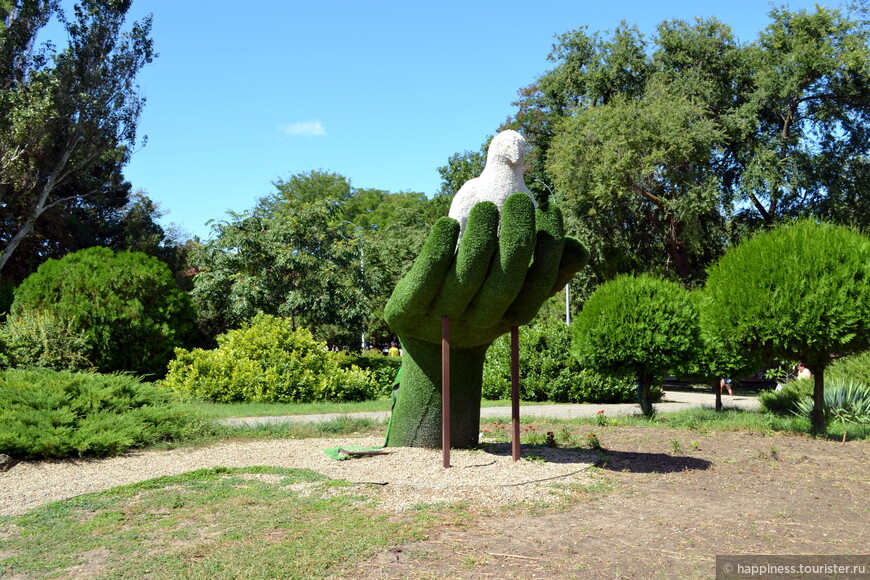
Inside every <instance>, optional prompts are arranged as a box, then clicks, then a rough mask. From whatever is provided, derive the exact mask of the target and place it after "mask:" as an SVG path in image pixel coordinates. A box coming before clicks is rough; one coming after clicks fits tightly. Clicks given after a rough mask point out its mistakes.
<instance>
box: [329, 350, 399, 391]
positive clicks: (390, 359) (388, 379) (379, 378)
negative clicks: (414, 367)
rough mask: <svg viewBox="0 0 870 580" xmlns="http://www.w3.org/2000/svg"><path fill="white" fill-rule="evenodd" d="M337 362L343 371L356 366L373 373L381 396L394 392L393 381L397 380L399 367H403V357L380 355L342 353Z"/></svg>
mask: <svg viewBox="0 0 870 580" xmlns="http://www.w3.org/2000/svg"><path fill="white" fill-rule="evenodd" d="M337 360H338V366H339V367H341V368H343V369H349V368H351V367H353V366H356V367H359V368H360V369H362V370H364V371H368V372H369V373H371V375H372V377H373V379H374V381H375V383H376V384H377V392H378V394H380V395H389V394H391V393H392V392H393V381H394V380H395V379H396V373H398V372H399V367H401V366H402V359H401V357H397V356H384V355H382V354H380V353H373V354H368V353H365V354H354V353H345V352H342V353H339V355H338V359H337Z"/></svg>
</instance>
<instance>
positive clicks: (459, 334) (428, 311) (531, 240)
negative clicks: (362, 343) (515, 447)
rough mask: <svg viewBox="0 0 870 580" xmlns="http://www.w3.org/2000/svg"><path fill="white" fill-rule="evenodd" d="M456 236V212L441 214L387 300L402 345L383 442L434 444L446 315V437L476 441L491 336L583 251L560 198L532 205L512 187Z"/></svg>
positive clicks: (477, 210) (517, 319) (555, 283)
mask: <svg viewBox="0 0 870 580" xmlns="http://www.w3.org/2000/svg"><path fill="white" fill-rule="evenodd" d="M500 219H501V227H499V220H500ZM458 237H459V223H458V222H457V221H456V220H454V219H451V218H447V217H444V218H441V219H439V220H438V221H437V222H436V223H435V226H434V227H433V229H432V231H431V233H430V234H429V238H428V239H427V240H426V243H425V245H424V246H423V249H422V251H421V252H420V255H419V256H418V258H417V261H416V262H415V263H414V266H413V267H412V268H411V270H410V271H409V272H408V274H407V275H406V276H405V277H404V278H403V279H402V280H401V281H400V282H399V283H398V284H397V285H396V288H395V290H394V291H393V295H392V297H391V298H390V300H389V302H388V303H387V306H386V308H385V310H384V318H385V319H386V321H387V323H388V324H389V325H390V327H391V328H392V329H393V330H394V331H395V332H396V333H397V334H398V335H399V338H400V340H401V342H402V347H403V349H404V355H403V357H402V369H403V370H402V384H401V388H400V390H399V396H398V400H397V401H396V405H395V408H394V410H393V418H392V426H391V429H390V433H389V436H388V440H387V445H388V446H393V447H396V446H412V447H439V446H440V445H441V317H442V316H445V315H446V316H449V317H450V318H451V332H450V346H451V351H450V361H451V371H450V385H451V388H450V398H451V405H450V407H451V408H450V425H451V429H450V431H451V442H452V445H453V446H455V447H466V446H469V445H476V444H477V442H478V433H479V423H480V396H481V385H482V373H483V361H484V357H485V355H486V350H487V349H488V348H489V345H490V344H492V342H493V341H494V340H495V339H496V338H498V337H499V336H501V335H502V334H505V333H506V332H509V331H510V328H511V327H512V326H519V325H522V324H526V323H528V322H529V321H530V320H531V319H532V318H533V317H534V316H535V314H536V313H537V312H538V309H539V308H540V306H541V304H543V303H544V301H545V300H546V299H547V298H549V297H550V296H552V295H553V294H555V293H556V292H557V291H558V290H559V289H560V288H561V287H562V286H564V285H565V283H566V282H567V281H568V280H570V278H571V276H573V275H574V273H575V272H577V271H578V270H579V269H580V268H582V267H583V266H584V265H585V264H586V262H587V260H588V253H587V251H586V249H585V248H584V247H583V245H582V244H580V242H579V241H577V240H575V239H574V238H566V237H565V235H564V231H563V226H562V214H561V212H560V211H559V208H558V207H556V206H555V205H553V204H543V205H542V206H541V207H540V208H538V209H537V210H536V209H535V208H534V205H533V204H532V200H531V198H530V197H529V196H528V195H527V194H524V193H517V194H514V195H512V196H510V197H509V198H508V199H507V200H506V201H505V204H504V207H503V208H502V210H501V216H499V210H498V208H497V207H496V205H495V204H494V203H492V202H481V203H478V204H477V205H475V206H474V207H473V209H472V210H471V213H470V215H469V217H468V222H467V224H466V228H465V230H464V234H463V236H462V239H461V241H460V243H459V247H458V248H457V244H456V242H457V238H458Z"/></svg>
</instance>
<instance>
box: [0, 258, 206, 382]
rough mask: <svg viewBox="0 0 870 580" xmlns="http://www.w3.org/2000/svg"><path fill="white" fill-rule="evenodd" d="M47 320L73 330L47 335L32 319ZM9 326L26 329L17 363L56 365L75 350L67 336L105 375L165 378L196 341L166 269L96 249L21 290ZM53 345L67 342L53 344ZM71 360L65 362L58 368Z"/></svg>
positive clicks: (49, 268)
mask: <svg viewBox="0 0 870 580" xmlns="http://www.w3.org/2000/svg"><path fill="white" fill-rule="evenodd" d="M39 316H44V317H48V318H47V319H45V320H50V319H51V318H56V319H59V320H63V321H67V322H68V323H69V325H70V326H69V327H68V328H67V329H65V331H64V332H59V330H61V329H59V328H55V330H56V331H58V332H54V331H53V332H51V333H48V334H42V335H41V334H40V332H42V327H41V326H40V324H36V323H32V321H31V322H27V321H26V320H25V319H26V318H27V317H31V318H38V317H39ZM8 320H9V323H10V324H12V325H18V327H19V332H18V338H19V341H18V342H17V349H18V350H17V353H16V356H18V357H19V358H20V359H21V360H23V361H28V360H30V361H34V360H36V361H38V360H42V361H45V360H46V358H48V359H51V358H53V357H55V358H56V356H55V355H56V353H64V352H66V349H68V348H69V347H70V342H69V341H68V340H67V339H68V338H69V337H68V335H67V334H74V335H76V336H77V337H78V339H80V340H81V341H82V343H83V345H84V346H83V348H82V350H80V351H78V352H77V353H76V354H77V356H80V357H81V358H83V359H86V360H88V361H89V362H90V363H91V364H93V365H94V367H95V368H96V369H97V370H99V371H102V372H113V371H129V372H132V373H135V374H142V375H150V376H155V377H160V376H163V374H164V373H165V372H166V364H167V362H168V361H169V359H170V358H171V357H172V351H173V349H174V348H175V347H177V346H181V345H183V344H185V342H186V340H187V339H188V338H189V337H190V336H191V334H192V332H193V329H194V320H195V317H194V312H193V307H192V305H191V302H190V299H189V298H188V296H187V294H186V293H184V292H182V291H181V290H179V289H178V287H177V286H176V283H175V278H174V277H173V275H172V272H170V270H169V267H168V266H167V265H166V264H164V263H163V262H161V261H160V260H158V259H156V258H152V257H149V256H147V255H145V254H142V253H140V252H117V253H115V252H113V251H112V250H110V249H108V248H101V247H96V248H88V249H86V250H81V251H78V252H74V253H71V254H67V255H66V256H64V257H63V258H61V259H60V260H54V259H51V260H48V261H47V262H45V263H44V264H42V265H41V266H40V267H39V269H38V270H37V271H36V272H35V273H33V274H32V275H30V276H28V277H27V279H25V280H24V282H22V283H21V285H20V286H19V287H18V288H17V289H16V290H15V301H14V302H13V304H12V311H11V313H10V315H9V319H8ZM51 324H54V323H49V325H51ZM28 333H30V334H31V336H26V335H27V334H28ZM46 338H51V339H55V338H56V339H58V340H60V341H61V343H60V344H45V341H44V339H46ZM27 345H32V346H33V350H32V351H30V352H27V348H26V347H27ZM46 353H49V354H48V355H47V354H46ZM51 353H54V354H51ZM68 360H69V357H68V356H64V357H60V363H59V364H58V365H56V366H58V367H60V368H63V367H65V366H68V365H67V362H68ZM52 366H54V365H52Z"/></svg>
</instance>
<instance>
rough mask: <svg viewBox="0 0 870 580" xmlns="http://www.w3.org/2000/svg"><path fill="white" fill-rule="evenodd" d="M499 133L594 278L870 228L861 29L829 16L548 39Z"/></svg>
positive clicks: (682, 273) (676, 272) (678, 272)
mask: <svg viewBox="0 0 870 580" xmlns="http://www.w3.org/2000/svg"><path fill="white" fill-rule="evenodd" d="M549 59H550V60H551V61H552V62H554V63H555V67H554V68H553V69H552V70H550V71H549V72H547V73H545V74H544V75H542V76H541V77H540V78H538V79H537V80H536V81H535V82H534V83H533V84H531V85H529V86H528V87H525V88H523V89H521V91H520V99H519V100H518V102H517V106H518V110H517V113H516V115H515V116H514V118H513V119H512V120H511V121H510V122H509V123H507V125H506V126H507V127H509V128H513V129H517V130H519V131H520V132H522V133H523V134H524V136H525V137H526V139H527V140H528V141H529V143H530V144H531V145H532V150H531V151H530V153H529V155H528V157H527V159H528V162H529V172H528V173H527V175H526V182H527V183H529V184H530V187H533V188H535V187H538V188H544V189H550V190H552V191H554V192H555V193H556V195H557V196H558V197H559V200H560V203H561V204H562V206H563V208H565V212H566V228H567V231H569V232H571V233H573V234H575V235H577V236H579V237H581V238H582V239H583V240H584V242H586V243H587V246H588V247H589V249H590V252H591V255H592V261H591V265H592V268H593V271H594V272H595V273H596V275H597V278H598V280H599V281H602V280H606V279H609V278H611V277H613V276H615V275H617V274H619V273H620V272H631V271H652V272H657V273H660V274H663V275H666V276H669V277H679V278H681V279H682V280H683V281H685V282H686V283H688V284H693V283H695V281H699V280H700V279H702V278H703V276H704V268H705V267H706V265H708V264H709V263H711V262H712V261H713V260H714V259H716V258H717V257H718V256H719V255H721V253H722V251H723V250H724V247H725V246H726V245H727V244H729V243H732V242H733V241H735V240H737V239H740V238H741V237H743V236H744V235H746V234H747V233H749V232H751V231H754V230H755V229H757V228H760V227H768V226H770V225H773V224H776V223H778V222H779V221H780V220H783V219H788V218H791V217H794V216H800V215H810V214H812V215H818V216H823V217H826V218H828V219H832V220H835V221H840V222H848V223H854V224H856V225H865V226H866V225H867V224H868V223H870V217H868V216H870V212H868V211H866V209H867V204H868V203H870V202H868V196H867V193H866V192H867V185H868V180H870V164H868V143H870V142H868V135H870V133H868V128H870V125H868V116H867V115H868V112H870V93H868V90H870V89H868V87H870V48H868V29H867V27H866V26H865V25H863V24H862V22H861V21H859V20H857V19H854V18H850V17H849V16H847V15H846V14H845V13H843V12H841V11H838V10H830V9H827V8H822V7H817V8H816V9H815V10H812V11H800V12H792V11H789V10H787V9H784V8H783V9H773V10H772V11H771V13H770V24H769V25H768V27H767V28H766V29H765V30H764V31H763V32H762V33H761V34H760V35H759V37H758V38H757V39H756V40H755V41H754V42H751V43H742V42H740V41H738V40H737V39H736V38H735V37H734V35H733V33H732V31H731V29H730V28H729V27H728V26H727V25H726V24H724V23H722V22H719V21H718V20H715V19H706V20H696V21H694V22H691V23H690V22H686V21H682V20H673V21H665V22H662V23H661V24H660V25H659V27H658V29H657V32H656V34H655V35H654V36H652V37H650V38H647V37H645V36H644V35H642V34H641V33H640V32H638V30H637V29H636V28H635V27H632V26H629V25H626V24H623V25H621V26H619V27H618V28H616V29H615V30H614V31H613V32H612V33H604V34H602V33H589V32H588V31H587V30H586V29H584V28H581V29H577V30H574V31H571V32H568V33H566V34H564V35H562V36H560V37H558V40H557V43H556V45H555V46H554V48H553V51H552V52H551V54H550V56H549Z"/></svg>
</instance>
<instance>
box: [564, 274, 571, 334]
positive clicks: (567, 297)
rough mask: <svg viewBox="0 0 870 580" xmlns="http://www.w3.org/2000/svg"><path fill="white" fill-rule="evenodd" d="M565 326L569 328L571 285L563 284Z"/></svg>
mask: <svg viewBox="0 0 870 580" xmlns="http://www.w3.org/2000/svg"><path fill="white" fill-rule="evenodd" d="M565 324H567V325H568V326H571V283H570V282H569V283H568V284H565Z"/></svg>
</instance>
